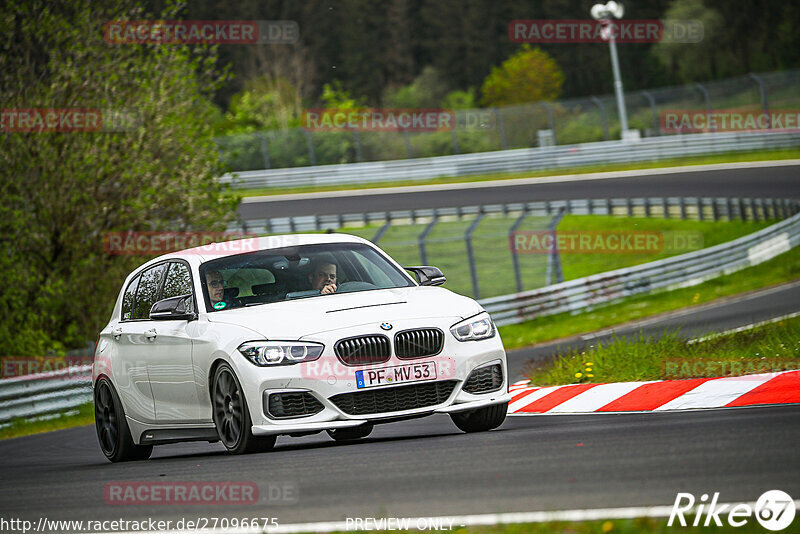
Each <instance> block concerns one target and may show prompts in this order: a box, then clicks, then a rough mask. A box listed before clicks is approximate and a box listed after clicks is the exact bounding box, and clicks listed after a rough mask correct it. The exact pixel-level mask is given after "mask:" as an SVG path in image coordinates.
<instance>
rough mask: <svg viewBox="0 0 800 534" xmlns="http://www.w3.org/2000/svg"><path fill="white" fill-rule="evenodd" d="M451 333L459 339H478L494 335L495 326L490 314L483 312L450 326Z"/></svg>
mask: <svg viewBox="0 0 800 534" xmlns="http://www.w3.org/2000/svg"><path fill="white" fill-rule="evenodd" d="M450 333H451V334H453V336H455V338H456V339H457V340H459V341H477V340H479V339H489V338H490V337H492V336H494V333H495V327H494V323H493V322H492V318H491V317H489V314H488V313H486V312H483V313H481V314H478V315H476V316H475V317H470V318H469V319H466V320H464V321H461V322H460V323H456V324H454V325H453V326H451V327H450Z"/></svg>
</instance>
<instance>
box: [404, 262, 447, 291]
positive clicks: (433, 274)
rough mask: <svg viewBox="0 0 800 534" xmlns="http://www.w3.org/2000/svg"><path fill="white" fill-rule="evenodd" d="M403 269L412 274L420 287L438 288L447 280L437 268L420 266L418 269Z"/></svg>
mask: <svg viewBox="0 0 800 534" xmlns="http://www.w3.org/2000/svg"><path fill="white" fill-rule="evenodd" d="M405 269H406V271H411V272H412V273H414V276H416V277H417V281H418V282H419V285H421V286H440V285H442V284H444V283H445V282H446V281H447V278H445V277H444V274H443V273H442V271H441V270H440V269H439V268H438V267H433V266H430V265H421V266H419V267H406V268H405Z"/></svg>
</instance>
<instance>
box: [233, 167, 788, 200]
mask: <svg viewBox="0 0 800 534" xmlns="http://www.w3.org/2000/svg"><path fill="white" fill-rule="evenodd" d="M793 165H800V159H787V160H776V161H744V162H739V163H713V164H710V165H684V166H682V167H662V168H657V169H637V170H630V171H607V172H593V173H586V174H563V175H558V176H542V177H533V178H512V179H507V180H503V179H499V180H485V181H479V182H460V183H452V184H431V185H409V186H403V187H375V188H371V189H348V190H345V191H320V192H315V193H291V194H286V195H264V196H256V197H244V198H243V199H242V204H251V203H257V202H282V201H285V200H311V199H317V198H337V197H356V196H365V195H397V194H402V193H423V192H430V191H452V190H455V189H475V188H481V187H510V186H515V185H535V184H552V183H559V182H582V181H587V180H605V179H610V178H631V177H635V176H654V175H659V174H681V173H687V172H705V171H727V170H739V169H758V168H764V167H785V166H793Z"/></svg>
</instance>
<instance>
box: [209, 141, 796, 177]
mask: <svg viewBox="0 0 800 534" xmlns="http://www.w3.org/2000/svg"><path fill="white" fill-rule="evenodd" d="M796 146H800V132H756V133H747V132H734V133H703V134H689V135H670V136H661V137H647V138H644V139H641V140H638V141H628V142H626V141H603V142H599V143H583V144H577V145H559V146H552V147H540V148H522V149H516V150H498V151H495V152H479V153H473V154H460V155H454V156H437V157H431V158H417V159H404V160H393V161H376V162H368V163H346V164H339V165H318V166H313V167H295V168H285V169H268V170H261V171H242V172H238V173H234V174H226V175H224V176H222V177H221V178H220V181H221V182H223V183H228V184H231V186H232V187H233V188H235V189H252V188H266V187H303V186H319V185H342V184H363V183H368V182H391V181H400V180H403V181H405V180H411V181H415V180H429V179H432V178H439V177H444V176H470V175H477V174H492V173H502V172H526V171H538V170H545V169H557V168H563V167H575V166H580V165H597V164H604V163H630V162H636V161H656V160H662V159H669V158H677V157H684V156H696V155H702V154H719V153H722V152H734V151H745V150H761V149H779V148H791V147H796Z"/></svg>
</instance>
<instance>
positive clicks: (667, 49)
mask: <svg viewBox="0 0 800 534" xmlns="http://www.w3.org/2000/svg"><path fill="white" fill-rule="evenodd" d="M664 18H665V19H667V20H677V21H687V20H696V21H699V22H701V23H702V24H703V40H702V41H701V42H699V43H676V42H668V41H661V42H659V43H656V45H655V46H653V54H655V56H656V57H657V58H658V59H659V61H661V63H662V64H663V65H664V66H665V67H666V68H667V69H669V71H670V74H672V75H673V76H674V77H676V78H678V79H679V80H681V81H684V82H692V81H699V80H708V79H714V78H717V75H718V65H719V60H720V57H719V56H720V54H721V53H722V52H723V51H722V50H721V49H720V47H719V44H718V43H719V41H720V39H719V37H720V35H719V34H720V29H721V28H722V16H721V15H720V14H719V12H718V11H716V10H714V9H711V8H708V7H706V6H705V5H704V4H703V0H675V1H674V2H672V4H670V7H669V9H667V12H666V14H665V16H664Z"/></svg>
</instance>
